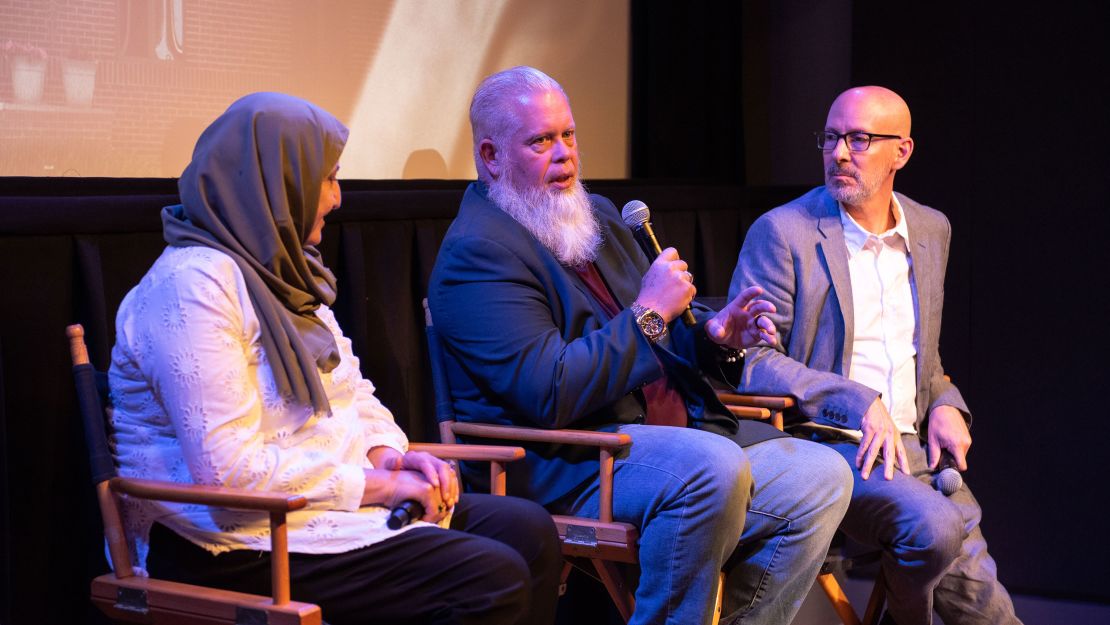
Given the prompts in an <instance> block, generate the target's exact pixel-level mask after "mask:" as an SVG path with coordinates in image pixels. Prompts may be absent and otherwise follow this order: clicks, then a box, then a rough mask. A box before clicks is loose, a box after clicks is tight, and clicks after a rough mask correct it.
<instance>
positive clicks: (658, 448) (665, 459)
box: [557, 425, 851, 625]
mask: <svg viewBox="0 0 1110 625" xmlns="http://www.w3.org/2000/svg"><path fill="white" fill-rule="evenodd" d="M619 431H620V432H623V433H625V434H628V435H630V436H631V437H632V441H633V442H632V446H631V447H630V448H629V450H628V452H627V453H625V454H623V455H621V456H618V457H617V460H616V469H615V471H614V475H613V480H614V486H613V493H614V494H613V516H614V518H615V519H617V520H619V521H624V522H627V523H632V524H633V525H635V526H636V527H639V528H640V583H639V586H638V587H637V590H636V611H635V613H634V614H633V616H632V619H631V621H630V622H629V625H642V624H647V623H651V624H662V623H666V624H670V625H697V624H699V623H708V622H709V621H710V619H711V617H712V612H713V602H714V598H715V595H716V588H717V576H718V573H719V572H720V571H721V570H722V569H726V572H729V573H730V575H729V577H728V581H727V582H726V596H725V605H726V610H727V611H729V612H735V614H730V616H729V618H730V619H733V618H741V617H742V618H743V622H745V623H749V622H758V623H764V622H765V623H788V622H789V621H790V618H792V617H793V615H794V613H795V612H796V611H797V609H798V607H799V606H800V604H801V601H802V599H803V598H804V597H805V594H806V593H807V592H808V590H809V587H810V586H811V585H812V584H813V579H814V576H815V575H816V572H817V568H819V567H820V564H821V561H822V560H823V559H824V556H825V553H826V550H827V549H828V544H829V540H830V539H831V536H832V532H833V531H835V529H836V526H837V524H838V523H839V521H840V517H841V516H842V515H843V513H844V508H845V507H846V506H847V502H848V489H849V487H850V483H851V478H850V476H849V475H848V468H847V467H846V466H845V465H844V462H843V461H842V460H841V459H840V458H839V457H838V456H836V454H833V453H830V452H829V451H828V450H826V449H823V448H822V447H820V446H819V445H816V444H813V443H809V442H806V441H798V440H794V439H788V438H783V439H776V440H773V441H766V442H763V443H758V444H756V445H752V446H750V447H748V448H746V449H741V448H740V447H739V446H738V445H737V444H736V443H734V442H732V441H730V440H729V439H727V438H724V437H722V436H719V435H717V434H712V433H709V432H702V431H699V430H693V429H689V428H672V427H665V426H649V425H625V426H621V428H620V430H619ZM755 458H758V459H759V460H758V463H759V466H756V460H755ZM799 471H800V472H799ZM753 478H754V481H753ZM830 502H832V503H830ZM749 507H750V510H749ZM558 508H559V509H558V510H557V512H562V513H569V514H583V515H587V516H592V515H596V514H597V508H598V491H597V484H596V483H594V484H591V485H589V486H588V487H587V488H586V490H585V491H584V492H582V493H580V494H579V495H578V496H576V497H575V498H574V499H573V500H572V501H570V502H567V503H566V504H565V505H560V506H558ZM745 519H746V521H745ZM738 541H739V542H740V545H739V547H738ZM726 564H727V566H726ZM729 612H726V613H729ZM726 622H727V621H726Z"/></svg>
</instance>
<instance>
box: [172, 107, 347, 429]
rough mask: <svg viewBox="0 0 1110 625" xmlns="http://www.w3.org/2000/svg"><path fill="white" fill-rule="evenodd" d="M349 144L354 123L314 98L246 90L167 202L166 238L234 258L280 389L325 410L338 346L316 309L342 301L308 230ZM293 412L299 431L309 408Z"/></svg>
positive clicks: (202, 143) (208, 134) (201, 143)
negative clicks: (177, 198) (175, 200)
mask: <svg viewBox="0 0 1110 625" xmlns="http://www.w3.org/2000/svg"><path fill="white" fill-rule="evenodd" d="M346 142H347V128H346V127H345V126H343V124H341V123H340V122H339V120H337V119H336V118H335V117H333V116H332V115H331V114H329V113H328V112H327V111H324V110H323V109H320V108H319V107H317V106H315V105H313V104H311V103H309V102H306V101H304V100H301V99H300V98H295V97H293V96H289V95H285V94H281V93H254V94H251V95H248V96H245V97H243V98H240V99H239V100H237V101H236V102H235V103H233V104H232V105H231V106H230V107H228V109H227V111H226V112H224V114H222V115H220V116H219V117H218V118H217V119H216V121H214V122H212V125H210V126H209V127H208V128H207V129H206V130H205V131H204V133H203V134H201V136H200V139H198V140H197V145H196V148H195V149H194V150H193V160H192V162H190V163H189V166H188V167H186V168H185V171H184V173H182V174H181V179H180V180H179V181H178V191H179V193H180V195H181V202H182V203H181V204H178V205H175V206H167V207H166V208H164V209H163V210H162V226H163V235H164V236H165V239H166V242H167V243H169V244H170V245H173V246H177V247H188V246H203V247H210V248H213V249H216V250H219V251H221V252H223V253H225V254H227V255H229V256H231V258H233V259H235V262H236V263H237V264H238V265H239V269H240V271H242V273H243V277H244V278H245V280H246V286H247V291H248V293H250V299H251V304H252V305H253V306H254V311H255V313H256V314H257V316H258V321H259V323H260V324H261V326H262V329H261V334H262V347H263V349H264V350H265V353H266V358H267V360H268V361H269V363H270V367H271V369H272V370H273V373H274V380H275V382H276V383H277V387H278V392H280V393H281V395H282V396H283V397H286V398H289V399H295V400H296V401H297V403H298V404H301V405H310V406H312V408H313V409H314V410H315V411H316V412H317V413H320V412H322V413H326V414H327V413H330V406H329V404H328V399H327V396H326V395H325V393H324V389H323V385H322V384H321V382H320V374H319V373H318V371H317V369H318V368H319V369H320V370H323V371H325V372H327V371H331V370H332V369H334V368H335V366H336V365H337V364H339V350H338V348H337V347H336V344H335V338H334V337H333V336H332V333H331V331H330V330H328V328H327V327H326V326H325V325H324V323H323V322H322V321H320V319H319V318H317V317H316V314H315V311H316V309H317V308H319V306H320V304H328V305H331V303H332V302H334V301H335V276H334V275H332V273H331V271H329V270H328V268H327V267H325V266H324V264H323V262H322V261H321V259H320V253H319V252H318V251H317V250H316V248H315V247H313V246H311V245H306V244H305V237H307V236H308V235H309V232H310V231H311V229H312V225H313V222H314V221H315V219H316V212H317V207H318V205H319V199H320V187H321V184H322V183H323V182H324V179H325V178H326V177H327V176H328V175H329V174H330V173H331V171H332V169H333V168H334V167H335V165H336V164H337V163H338V162H339V155H340V153H341V152H342V151H343V146H344V144H345V143H346ZM291 412H292V411H291ZM297 412H303V411H297ZM289 416H290V417H292V422H287V423H281V424H277V425H287V426H291V427H292V428H293V429H296V428H297V427H300V426H301V425H302V424H303V423H304V421H305V420H307V418H308V416H309V415H307V414H302V415H299V416H294V415H292V414H290V415H289ZM279 420H280V421H284V419H280V418H279ZM271 425H274V424H271Z"/></svg>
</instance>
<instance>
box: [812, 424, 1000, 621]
mask: <svg viewBox="0 0 1110 625" xmlns="http://www.w3.org/2000/svg"><path fill="white" fill-rule="evenodd" d="M902 444H903V445H904V446H905V448H906V456H907V457H908V459H909V462H910V473H911V474H912V475H905V474H903V473H901V472H899V471H895V472H894V479H893V480H890V481H887V480H884V479H883V478H882V471H872V473H871V478H870V479H868V480H863V479H860V476H859V471H858V470H854V471H852V473H853V474H854V480H855V484H854V490H853V494H852V504H851V506H849V508H848V514H847V515H846V516H845V517H844V523H843V525H842V528H843V529H844V532H845V533H846V534H848V536H850V537H851V538H852V539H853V540H855V541H857V542H859V543H862V544H864V545H867V546H871V547H876V548H880V549H882V550H883V559H882V568H883V579H884V580H885V582H886V590H887V612H888V613H889V614H890V615H891V617H893V618H894V620H895V621H897V622H898V625H929V624H930V623H932V622H933V610H934V609H935V610H936V611H937V612H938V613H939V614H940V616H941V618H943V619H944V622H945V623H960V624H961V625H963V624H972V625H1014V624H1017V625H1020V623H1021V621H1019V620H1018V618H1017V616H1016V615H1015V614H1014V605H1013V602H1012V601H1011V600H1010V595H1009V594H1008V593H1007V592H1006V589H1005V588H1003V586H1002V584H1001V583H999V581H998V568H997V565H995V563H994V559H993V558H991V556H990V554H988V553H987V541H986V539H985V538H983V533H982V532H981V531H980V529H979V520H980V518H981V517H982V514H983V511H982V509H980V508H979V503H978V502H977V501H975V497H973V496H972V494H971V491H970V490H968V488H967V485H966V484H964V486H963V487H961V488H960V490H958V491H956V492H955V493H953V494H952V496H951V497H945V496H944V495H942V494H941V493H940V492H938V491H937V490H936V489H934V488H933V487H932V484H931V481H932V473H931V472H930V471H929V468H928V458H927V456H926V452H925V447H924V446H923V445H922V444H921V441H920V439H918V438H917V436H916V435H914V434H903V435H902ZM826 445H828V446H829V447H830V448H832V449H833V450H835V451H837V452H838V453H840V454H841V455H842V456H843V457H844V458H845V459H846V460H847V461H848V462H851V463H853V467H854V466H855V464H854V463H855V457H856V452H857V451H859V446H858V445H857V444H855V443H850V442H828V443H826Z"/></svg>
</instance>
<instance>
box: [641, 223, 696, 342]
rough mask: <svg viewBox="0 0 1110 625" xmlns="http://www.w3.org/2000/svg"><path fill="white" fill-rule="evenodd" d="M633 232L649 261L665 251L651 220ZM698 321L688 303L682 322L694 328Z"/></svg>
mask: <svg viewBox="0 0 1110 625" xmlns="http://www.w3.org/2000/svg"><path fill="white" fill-rule="evenodd" d="M632 234H634V235H635V236H636V241H637V242H639V243H640V248H641V249H643V250H644V254H645V255H647V257H648V260H649V261H654V260H655V259H656V258H659V255H660V254H662V253H663V248H661V247H659V241H658V240H657V239H656V238H655V231H654V230H652V229H651V222H650V221H645V222H644V223H643V224H641V225H640V227H639V228H633V229H632ZM697 322H698V321H697V319H694V311H692V310H690V305H689V304H687V305H686V310H684V311H682V323H684V324H686V327H687V328H692V327H694V325H695V324H696V323H697Z"/></svg>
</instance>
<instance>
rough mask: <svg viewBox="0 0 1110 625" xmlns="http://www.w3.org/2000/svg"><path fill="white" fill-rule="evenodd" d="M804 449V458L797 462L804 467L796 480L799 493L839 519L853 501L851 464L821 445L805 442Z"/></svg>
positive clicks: (824, 511)
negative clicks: (799, 478)
mask: <svg viewBox="0 0 1110 625" xmlns="http://www.w3.org/2000/svg"><path fill="white" fill-rule="evenodd" d="M802 442H805V441H802ZM805 450H806V458H805V462H802V463H799V464H800V465H802V466H804V467H805V468H804V469H803V468H801V467H799V470H800V471H804V475H802V476H800V477H802V478H803V479H802V480H796V481H795V483H799V488H798V496H799V497H804V498H808V499H809V500H810V501H812V502H813V504H814V507H815V508H820V510H821V511H822V512H823V513H824V514H828V515H839V517H838V519H837V523H839V519H840V518H843V517H844V513H845V512H847V510H848V504H849V503H851V501H852V483H853V480H854V475H853V473H852V467H851V466H849V465H848V463H847V462H845V460H844V458H843V457H842V456H841V455H840V454H838V453H836V452H835V451H833V450H831V449H829V448H828V447H825V446H824V445H818V444H812V445H806V447H805Z"/></svg>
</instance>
